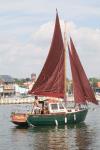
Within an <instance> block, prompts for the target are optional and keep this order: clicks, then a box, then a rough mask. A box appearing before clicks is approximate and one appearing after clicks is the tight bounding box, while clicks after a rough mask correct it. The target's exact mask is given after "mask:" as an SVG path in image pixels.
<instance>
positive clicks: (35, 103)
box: [32, 96, 41, 114]
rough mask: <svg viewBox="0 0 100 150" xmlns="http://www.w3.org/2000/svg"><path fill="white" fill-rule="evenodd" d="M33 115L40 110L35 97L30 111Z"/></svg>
mask: <svg viewBox="0 0 100 150" xmlns="http://www.w3.org/2000/svg"><path fill="white" fill-rule="evenodd" d="M32 111H33V112H34V113H35V114H39V113H40V112H41V108H40V106H39V100H38V97H37V96H35V100H34V103H33V110H32Z"/></svg>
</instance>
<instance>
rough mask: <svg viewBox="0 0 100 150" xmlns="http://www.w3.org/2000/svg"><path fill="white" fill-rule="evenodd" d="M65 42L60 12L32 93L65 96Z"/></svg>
mask: <svg viewBox="0 0 100 150" xmlns="http://www.w3.org/2000/svg"><path fill="white" fill-rule="evenodd" d="M64 61H65V60H64V43H63V38H62V34H61V28H60V23H59V17H58V14H56V22H55V29H54V35H53V39H52V43H51V47H50V51H49V54H48V57H47V60H46V62H45V64H44V67H43V69H42V71H41V73H40V75H39V77H38V79H37V81H36V83H35V84H34V86H33V88H32V89H31V91H30V93H31V94H34V95H39V96H49V97H58V98H59V97H61V98H63V97H64V78H65V74H64V67H65V64H64Z"/></svg>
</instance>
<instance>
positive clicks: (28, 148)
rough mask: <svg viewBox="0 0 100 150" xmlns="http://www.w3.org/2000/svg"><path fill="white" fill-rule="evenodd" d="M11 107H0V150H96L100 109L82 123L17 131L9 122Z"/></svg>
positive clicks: (99, 142)
mask: <svg viewBox="0 0 100 150" xmlns="http://www.w3.org/2000/svg"><path fill="white" fill-rule="evenodd" d="M13 107H14V105H0V150H100V106H94V105H93V106H92V107H91V108H90V109H89V112H88V114H87V118H86V120H85V122H84V123H81V124H79V125H73V126H58V127H34V128H31V127H30V128H27V129H21V128H18V127H16V126H15V125H14V124H12V123H11V122H10V114H11V111H12V109H13Z"/></svg>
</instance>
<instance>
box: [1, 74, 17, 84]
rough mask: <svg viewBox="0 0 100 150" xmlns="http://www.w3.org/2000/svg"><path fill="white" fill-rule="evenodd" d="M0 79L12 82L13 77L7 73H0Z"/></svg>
mask: <svg viewBox="0 0 100 150" xmlns="http://www.w3.org/2000/svg"><path fill="white" fill-rule="evenodd" d="M0 80H2V81H4V82H6V83H12V82H14V79H13V78H12V77H11V76H9V75H0Z"/></svg>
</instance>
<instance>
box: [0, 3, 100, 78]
mask: <svg viewBox="0 0 100 150" xmlns="http://www.w3.org/2000/svg"><path fill="white" fill-rule="evenodd" d="M56 8H57V9H58V12H59V17H60V23H61V28H62V34H63V32H64V22H65V21H66V22H67V33H68V35H71V36H72V38H73V41H74V44H75V46H76V49H77V52H78V54H79V56H80V59H81V62H82V64H83V66H84V68H85V71H86V73H87V75H88V77H98V78H100V67H99V65H100V1H99V0H95V1H94V0H86V1H83V0H0V74H1V75H4V74H6V75H11V76H12V77H17V78H26V77H30V75H31V73H36V74H37V75H38V74H39V72H40V71H41V68H42V66H43V63H44V61H45V59H46V56H47V54H48V50H49V47H50V42H51V39H52V34H53V28H54V21H55V15H56Z"/></svg>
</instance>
